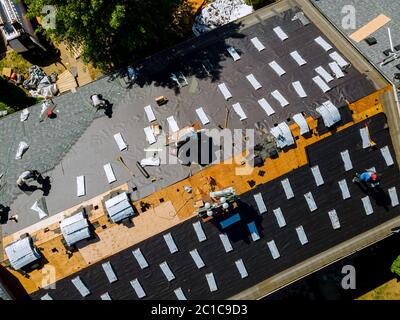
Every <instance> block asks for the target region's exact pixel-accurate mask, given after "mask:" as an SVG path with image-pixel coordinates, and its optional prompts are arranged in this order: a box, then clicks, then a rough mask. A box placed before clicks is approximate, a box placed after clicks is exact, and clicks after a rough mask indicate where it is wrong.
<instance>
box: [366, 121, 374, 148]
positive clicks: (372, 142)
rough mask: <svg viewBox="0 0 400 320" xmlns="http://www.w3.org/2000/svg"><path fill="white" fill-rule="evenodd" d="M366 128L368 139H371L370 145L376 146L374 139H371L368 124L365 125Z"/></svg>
mask: <svg viewBox="0 0 400 320" xmlns="http://www.w3.org/2000/svg"><path fill="white" fill-rule="evenodd" d="M365 128H366V129H367V132H368V139H369V143H370V145H371V147H374V146H376V143H375V141H373V140H372V138H371V134H370V132H369V128H368V124H366V125H365Z"/></svg>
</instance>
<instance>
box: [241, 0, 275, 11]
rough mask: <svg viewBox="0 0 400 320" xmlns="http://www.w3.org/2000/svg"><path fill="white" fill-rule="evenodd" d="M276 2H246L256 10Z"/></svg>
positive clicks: (257, 0) (252, 0)
mask: <svg viewBox="0 0 400 320" xmlns="http://www.w3.org/2000/svg"><path fill="white" fill-rule="evenodd" d="M275 1H276V0H245V2H246V4H248V5H252V6H253V8H254V9H255V10H257V9H260V8H261V7H263V6H266V5H267V4H271V3H273V2H275Z"/></svg>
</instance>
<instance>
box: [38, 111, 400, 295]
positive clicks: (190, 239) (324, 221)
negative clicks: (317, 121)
mask: <svg viewBox="0 0 400 320" xmlns="http://www.w3.org/2000/svg"><path fill="white" fill-rule="evenodd" d="M366 122H367V123H368V125H369V129H370V132H371V137H372V139H373V140H374V141H375V142H376V143H377V145H378V147H379V148H380V147H383V146H386V145H388V146H389V148H390V151H391V153H392V155H394V152H393V148H392V144H391V139H390V135H389V131H388V129H385V128H384V125H385V123H386V118H385V116H384V115H383V114H379V115H377V116H374V117H372V118H370V119H368V120H367V121H366ZM363 126H365V122H364V123H360V124H357V125H354V126H352V127H350V128H348V129H346V130H344V131H340V132H338V133H336V134H334V135H333V136H331V137H329V138H326V139H324V140H322V141H320V142H318V143H316V144H313V145H311V146H310V147H309V148H308V150H307V151H308V157H309V161H310V165H307V166H304V167H301V168H299V169H297V170H294V171H292V172H290V173H288V174H287V175H285V176H282V177H280V178H278V179H276V180H274V181H271V182H269V183H267V184H264V185H259V186H256V187H255V188H254V189H253V190H252V191H250V192H247V193H246V194H243V195H241V196H240V198H241V201H242V204H241V206H240V207H239V209H238V211H239V212H240V214H241V217H242V222H238V223H236V224H234V225H232V226H231V227H230V228H229V229H227V230H226V232H227V234H228V236H229V238H230V241H231V243H232V246H233V251H231V252H229V253H225V251H224V248H223V245H222V243H221V241H220V238H219V236H218V234H219V233H220V231H219V230H218V227H217V224H216V223H214V224H213V223H211V222H208V223H202V225H203V229H204V231H205V233H206V235H207V240H206V241H204V242H202V243H199V241H198V239H197V236H196V234H195V232H194V230H193V227H192V223H193V222H195V221H198V219H197V218H193V219H190V220H188V221H186V222H184V223H182V224H180V225H178V226H175V227H174V228H172V229H170V230H169V231H168V232H171V234H172V236H173V238H174V239H175V242H176V244H177V246H178V248H179V252H177V253H175V254H172V255H171V254H170V253H169V250H168V248H167V246H166V244H165V242H164V239H163V237H162V235H161V234H159V235H156V236H153V237H152V238H150V239H148V240H145V241H143V242H142V243H140V244H138V245H136V246H134V247H132V248H129V249H126V250H124V251H122V252H120V253H118V254H115V255H113V256H111V257H110V258H108V259H106V260H105V261H110V262H111V264H112V265H113V268H114V270H115V272H116V274H117V276H118V278H119V280H118V281H117V282H115V283H113V284H111V285H110V284H109V283H108V280H107V278H106V275H105V273H104V271H103V269H102V267H101V262H99V263H96V264H94V265H92V266H90V267H88V268H86V269H84V270H82V271H80V272H78V273H76V274H74V275H72V276H70V277H67V278H65V279H63V280H60V281H58V282H57V283H56V289H55V290H48V291H46V290H39V291H38V292H35V293H33V294H32V295H31V298H32V299H38V298H40V297H42V296H43V295H44V294H45V293H49V294H50V295H51V296H52V297H53V298H54V299H81V298H82V297H81V296H80V294H79V292H78V291H77V290H76V289H75V287H74V286H73V285H72V283H71V281H70V280H71V279H72V278H74V277H76V276H80V277H81V279H82V281H83V282H84V283H85V284H86V286H87V287H88V288H89V290H90V291H91V295H89V296H87V297H86V298H87V299H99V297H100V295H101V294H103V293H105V292H109V294H110V295H111V297H112V298H113V299H137V296H136V294H135V292H134V290H133V289H132V287H131V285H130V283H129V282H130V281H131V280H133V279H135V278H137V279H138V280H139V281H140V283H141V285H142V287H143V289H144V291H145V292H146V295H147V296H146V297H145V299H176V297H175V294H174V290H175V289H176V288H179V287H181V288H182V290H183V291H184V293H185V295H186V297H187V298H188V299H222V298H228V297H230V296H232V295H234V294H236V293H239V292H240V291H242V290H244V289H247V288H249V287H250V286H252V285H255V284H256V283H258V282H260V281H262V280H264V279H267V278H268V277H271V276H273V275H274V274H277V273H279V272H281V271H283V270H285V269H287V268H289V267H291V266H293V265H295V264H297V263H300V262H301V261H303V260H305V259H307V258H310V257H312V256H314V255H316V254H318V253H321V252H322V251H324V250H327V249H329V248H330V247H332V246H334V245H337V244H339V243H341V242H343V241H345V240H348V239H350V238H351V237H354V236H356V235H358V234H361V233H363V232H365V231H367V230H369V229H371V228H373V227H375V226H377V225H379V224H381V223H383V222H385V221H387V220H389V219H392V218H394V217H396V216H398V215H399V214H400V206H397V207H396V208H392V207H391V205H390V201H389V198H388V196H387V189H388V188H390V187H393V186H395V187H396V188H397V191H398V190H400V179H399V170H398V167H397V166H396V165H393V166H391V167H387V166H386V163H385V161H384V158H383V157H382V155H381V152H380V150H379V148H378V149H376V150H370V149H362V145H361V137H360V134H359V129H360V128H361V127H363ZM345 149H348V150H349V153H350V156H351V160H352V163H353V166H354V169H353V170H351V171H348V172H345V170H344V166H343V162H342V159H341V157H340V152H341V151H343V150H345ZM316 164H318V165H319V167H320V171H321V174H322V176H323V178H324V181H325V184H324V185H322V186H320V187H317V186H316V184H315V181H314V178H313V175H312V174H311V170H310V167H311V166H312V165H316ZM372 166H375V167H376V168H377V170H378V172H380V173H382V174H383V180H382V183H381V186H382V189H383V190H384V191H385V193H386V196H379V197H375V198H376V199H375V198H374V197H373V196H372V195H371V197H370V198H371V203H372V206H373V209H374V213H373V214H371V215H369V216H367V215H366V214H365V212H364V208H363V205H362V202H361V198H362V197H364V196H365V193H364V192H363V191H362V190H361V189H360V188H359V187H358V186H357V185H355V184H352V183H351V179H352V177H353V176H354V174H355V172H361V171H362V170H364V169H366V168H370V167H372ZM284 178H289V180H290V183H291V186H292V189H293V191H294V194H295V197H294V198H292V199H290V200H287V199H286V196H285V194H284V192H283V188H282V186H281V183H280V181H281V180H283V179H284ZM341 179H346V180H347V184H348V186H349V189H350V194H351V198H350V199H347V200H342V197H341V192H340V189H339V186H338V181H339V180H341ZM309 191H311V192H312V194H313V196H314V199H315V201H316V203H317V206H318V209H317V210H316V211H314V212H313V213H310V211H309V209H308V206H307V203H306V201H305V199H304V196H303V195H304V194H305V193H307V192H309ZM258 192H261V193H262V195H263V198H264V201H265V203H266V205H267V208H268V212H267V213H265V214H264V215H263V216H259V215H258V214H257V209H256V204H255V201H254V198H253V195H254V194H255V193H258ZM278 207H280V208H281V209H282V212H283V215H284V217H285V219H286V222H287V225H286V226H285V227H284V228H279V227H278V225H277V222H276V219H275V217H274V215H273V213H272V210H273V209H276V208H278ZM385 207H386V208H385ZM332 209H336V212H337V215H338V217H339V220H340V224H341V228H340V229H338V230H333V228H332V225H331V222H330V219H329V216H328V211H330V210H332ZM251 221H255V222H256V225H257V227H258V230H259V232H260V235H261V239H260V240H258V241H257V242H252V240H251V237H250V234H249V232H248V229H247V227H246V223H248V222H251ZM299 225H302V226H303V227H304V230H305V233H306V235H307V237H308V240H309V243H308V244H306V245H304V246H302V245H301V244H300V242H299V240H298V238H297V234H296V231H295V228H296V227H298V226H299ZM272 239H273V240H274V241H275V243H276V245H277V247H278V250H279V252H280V255H281V257H280V258H278V259H277V260H273V259H272V257H271V254H270V252H269V250H268V247H267V241H270V240H272ZM136 248H140V249H141V251H142V253H143V254H144V256H145V257H146V259H147V261H148V263H149V267H148V268H147V269H144V270H141V269H140V267H139V265H138V263H137V262H136V260H135V258H134V256H133V255H132V253H131V251H132V250H133V249H136ZM195 248H196V249H197V250H198V251H199V253H200V255H201V257H202V258H203V260H204V262H205V264H206V266H205V267H204V268H202V269H200V270H198V269H197V268H196V266H195V264H194V262H193V260H192V258H191V256H190V254H189V251H191V250H193V249H195ZM238 259H243V262H244V264H245V266H246V269H247V271H248V274H249V275H248V277H247V278H245V279H241V277H240V274H239V272H238V270H237V269H236V266H235V261H236V260H238ZM163 261H167V262H168V264H169V266H170V268H171V269H172V271H173V272H174V274H175V277H176V278H175V279H174V280H173V281H171V282H168V281H167V280H166V278H165V276H164V274H163V273H162V271H161V269H160V267H159V264H160V263H161V262H163ZM209 272H213V273H214V276H215V279H216V283H217V286H218V291H215V292H213V293H211V292H210V291H209V288H208V284H207V281H206V278H205V274H206V273H209Z"/></svg>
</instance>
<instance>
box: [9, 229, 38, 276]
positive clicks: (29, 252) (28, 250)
mask: <svg viewBox="0 0 400 320" xmlns="http://www.w3.org/2000/svg"><path fill="white" fill-rule="evenodd" d="M4 250H5V252H6V255H7V257H8V259H9V261H10V264H11V267H12V268H13V269H15V270H21V269H22V268H23V267H25V266H27V265H29V264H30V263H32V262H34V261H36V260H38V259H40V258H41V255H40V252H39V251H38V250H37V249H36V248H35V247H34V245H33V242H32V239H31V238H30V237H29V236H28V237H26V238H23V239H20V240H18V241H16V242H13V243H11V244H10V245H8V246H7V247H5V248H4Z"/></svg>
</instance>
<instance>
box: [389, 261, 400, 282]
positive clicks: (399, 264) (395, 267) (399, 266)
mask: <svg viewBox="0 0 400 320" xmlns="http://www.w3.org/2000/svg"><path fill="white" fill-rule="evenodd" d="M390 271H392V272H393V273H394V274H396V275H397V276H399V277H400V256H398V257H397V258H396V260H394V261H393V263H392V266H391V267H390Z"/></svg>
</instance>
